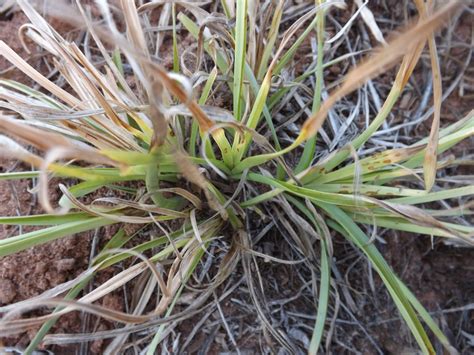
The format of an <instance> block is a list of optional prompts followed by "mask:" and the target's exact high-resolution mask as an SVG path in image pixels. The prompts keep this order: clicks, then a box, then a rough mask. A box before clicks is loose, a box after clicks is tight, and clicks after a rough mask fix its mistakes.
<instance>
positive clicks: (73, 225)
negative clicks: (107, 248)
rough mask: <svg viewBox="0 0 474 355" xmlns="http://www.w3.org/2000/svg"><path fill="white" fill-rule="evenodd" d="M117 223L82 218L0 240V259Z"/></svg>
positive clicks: (103, 219)
mask: <svg viewBox="0 0 474 355" xmlns="http://www.w3.org/2000/svg"><path fill="white" fill-rule="evenodd" d="M114 223H117V222H116V221H111V220H108V219H105V218H103V217H93V218H84V219H83V220H80V221H75V222H70V223H64V224H62V225H59V226H55V227H49V228H44V229H41V230H38V231H34V232H29V233H25V234H21V235H18V236H16V237H11V238H7V239H3V240H0V257H2V256H6V255H11V254H13V253H17V252H19V251H22V250H25V249H28V248H31V247H34V246H36V245H41V244H44V243H47V242H50V241H52V240H56V239H58V238H62V237H66V236H69V235H72V234H76V233H81V232H85V231H88V230H91V229H95V228H99V227H103V226H106V225H109V224H114Z"/></svg>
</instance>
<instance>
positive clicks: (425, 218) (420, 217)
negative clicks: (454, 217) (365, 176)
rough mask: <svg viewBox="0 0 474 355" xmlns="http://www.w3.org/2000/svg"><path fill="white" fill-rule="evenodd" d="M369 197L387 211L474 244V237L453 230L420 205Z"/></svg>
mask: <svg viewBox="0 0 474 355" xmlns="http://www.w3.org/2000/svg"><path fill="white" fill-rule="evenodd" d="M368 199H369V200H370V201H372V202H374V203H375V204H377V205H378V206H380V207H382V208H384V209H386V210H387V211H391V212H393V213H395V214H397V215H399V216H400V217H403V218H405V219H407V220H409V221H410V222H411V223H413V224H416V225H419V226H423V227H429V228H436V229H440V230H442V231H444V232H446V233H448V234H449V235H450V236H451V237H453V238H457V239H460V240H462V241H464V242H466V243H468V244H470V245H474V238H471V237H468V236H466V235H464V234H461V233H459V232H456V231H454V230H452V229H451V228H448V227H447V226H445V225H444V224H443V223H441V222H440V221H438V220H437V219H436V218H434V217H433V216H431V215H430V214H428V213H427V212H425V211H423V210H422V209H420V208H418V207H415V206H411V205H401V204H396V203H391V202H387V201H381V200H377V199H374V198H370V197H368Z"/></svg>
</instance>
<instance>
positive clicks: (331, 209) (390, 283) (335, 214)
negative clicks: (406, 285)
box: [317, 203, 435, 354]
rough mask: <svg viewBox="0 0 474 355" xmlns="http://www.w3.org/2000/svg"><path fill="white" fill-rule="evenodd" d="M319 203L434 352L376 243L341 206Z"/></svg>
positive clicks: (428, 350)
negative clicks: (368, 261)
mask: <svg viewBox="0 0 474 355" xmlns="http://www.w3.org/2000/svg"><path fill="white" fill-rule="evenodd" d="M317 205H318V206H320V207H321V208H322V209H323V210H325V211H326V212H327V213H328V214H329V216H330V217H331V218H332V219H333V220H334V221H337V224H339V225H340V226H341V227H342V229H343V231H344V233H343V234H344V236H346V237H347V238H348V239H349V240H350V241H352V242H353V243H354V244H356V245H357V246H358V247H359V248H360V249H361V250H362V251H363V252H364V253H365V255H366V256H367V257H368V258H369V260H370V262H371V263H372V266H373V267H374V269H375V270H376V271H377V273H378V274H379V275H380V277H381V278H382V280H383V282H384V284H385V286H386V287H387V289H388V291H389V293H390V295H391V296H392V299H393V300H394V302H395V304H396V305H397V308H398V310H399V311H400V313H401V315H402V317H403V319H405V321H406V323H407V325H408V327H409V328H410V330H411V332H412V334H413V336H414V337H415V339H416V341H417V343H418V345H419V346H420V348H421V350H422V351H423V353H425V354H434V353H435V351H434V349H433V345H432V344H431V342H430V340H429V338H428V336H427V334H426V332H425V330H424V329H423V326H422V324H421V323H420V321H419V320H418V318H417V315H416V313H415V310H414V309H413V307H412V305H411V304H410V302H409V300H408V298H407V295H406V293H405V292H404V290H403V289H402V288H401V287H400V282H399V280H398V278H397V277H396V275H395V274H394V273H393V271H392V270H391V269H390V267H389V266H388V264H387V262H386V261H385V259H384V258H383V256H382V254H380V252H379V251H378V249H377V248H376V247H375V245H374V244H372V243H370V242H369V238H368V237H367V236H366V235H365V233H364V232H363V231H362V230H361V229H360V228H359V226H357V224H356V223H354V221H352V219H351V218H350V217H349V216H348V215H347V214H346V213H344V212H343V211H342V210H341V209H340V208H338V207H336V206H333V205H330V204H326V203H317Z"/></svg>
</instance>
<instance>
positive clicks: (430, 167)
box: [415, 0, 443, 191]
mask: <svg viewBox="0 0 474 355" xmlns="http://www.w3.org/2000/svg"><path fill="white" fill-rule="evenodd" d="M415 3H416V7H417V8H418V12H419V13H420V15H421V17H422V18H426V17H427V16H428V14H429V12H431V9H428V8H429V7H430V8H431V6H432V1H431V0H429V1H428V3H426V4H425V3H424V2H423V1H421V0H416V1H415ZM428 47H429V50H430V60H431V73H432V76H433V106H434V113H433V122H432V124H431V131H430V136H429V138H428V146H427V147H426V152H425V161H424V164H423V172H424V177H425V189H426V191H430V190H431V189H432V188H433V185H434V183H435V180H436V166H437V155H438V154H437V153H438V140H439V126H440V121H441V102H442V96H443V87H442V80H441V69H440V66H439V58H438V50H437V48H436V41H435V36H434V35H431V36H430V38H429V39H428Z"/></svg>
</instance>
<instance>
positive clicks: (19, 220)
mask: <svg viewBox="0 0 474 355" xmlns="http://www.w3.org/2000/svg"><path fill="white" fill-rule="evenodd" d="M85 218H90V216H89V215H88V214H87V213H84V212H72V213H68V214H65V215H51V214H39V215H31V216H15V217H0V224H10V225H18V226H52V225H58V224H65V223H71V222H78V221H82V220H84V219H85Z"/></svg>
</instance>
